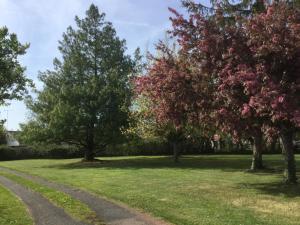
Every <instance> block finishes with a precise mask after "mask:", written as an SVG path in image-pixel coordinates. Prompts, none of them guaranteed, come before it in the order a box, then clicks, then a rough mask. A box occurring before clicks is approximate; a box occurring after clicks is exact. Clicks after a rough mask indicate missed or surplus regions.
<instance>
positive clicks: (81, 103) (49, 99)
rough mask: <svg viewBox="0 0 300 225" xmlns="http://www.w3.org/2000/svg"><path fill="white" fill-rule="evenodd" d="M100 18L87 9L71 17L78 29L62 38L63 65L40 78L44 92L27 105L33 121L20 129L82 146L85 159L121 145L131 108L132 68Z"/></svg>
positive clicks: (122, 45) (93, 9)
mask: <svg viewBox="0 0 300 225" xmlns="http://www.w3.org/2000/svg"><path fill="white" fill-rule="evenodd" d="M104 17H105V14H103V13H102V14H100V13H99V11H98V8H97V7H96V6H95V5H91V6H90V8H89V10H88V11H87V12H86V18H84V19H79V18H78V17H76V18H75V21H76V24H77V29H74V28H72V27H69V28H68V29H67V31H66V33H64V34H63V40H62V41H60V44H59V50H60V52H61V54H62V61H60V60H58V59H55V60H54V66H55V70H54V71H46V72H43V73H41V74H40V80H41V81H42V82H43V83H44V89H43V90H42V91H41V92H39V93H38V98H37V100H36V101H31V102H29V104H28V106H29V108H30V109H31V110H32V112H33V115H34V121H35V122H32V123H30V124H29V125H27V126H31V128H26V126H25V127H24V129H28V130H30V131H34V129H35V127H36V126H38V127H39V128H42V129H43V130H44V131H45V132H44V133H45V134H47V139H48V140H52V141H56V142H67V143H70V144H75V145H79V146H82V147H84V148H85V149H87V152H86V153H87V154H86V159H88V160H90V159H93V155H94V149H95V148H97V147H98V148H99V147H102V148H103V147H105V146H106V145H107V144H108V143H111V142H117V141H120V138H121V137H122V129H124V128H126V127H127V126H128V113H129V106H130V104H131V101H130V99H131V91H130V82H129V80H130V76H132V75H133V73H134V66H135V63H134V62H133V61H132V60H131V59H130V57H129V56H127V55H125V49H126V48H125V41H124V40H120V39H119V38H118V37H117V36H116V31H115V29H114V28H113V27H112V24H111V23H110V22H107V21H105V20H104ZM36 130H39V129H36Z"/></svg>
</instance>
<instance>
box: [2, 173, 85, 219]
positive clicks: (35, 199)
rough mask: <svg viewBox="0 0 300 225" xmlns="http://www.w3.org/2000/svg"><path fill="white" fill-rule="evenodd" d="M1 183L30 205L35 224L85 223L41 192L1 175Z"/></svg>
mask: <svg viewBox="0 0 300 225" xmlns="http://www.w3.org/2000/svg"><path fill="white" fill-rule="evenodd" d="M0 183H1V184H2V185H3V186H5V187H6V188H7V189H9V190H11V191H12V192H13V193H15V194H16V195H17V196H18V197H19V198H20V199H22V201H23V202H24V203H25V204H26V205H27V206H28V209H29V211H30V213H31V215H32V217H33V219H34V223H35V225H84V223H81V222H77V221H75V220H73V219H72V218H71V217H70V216H69V215H68V214H66V213H65V212H64V210H63V209H61V208H58V207H56V206H54V205H52V204H51V203H50V202H49V201H48V200H47V199H45V198H44V197H42V196H41V195H40V194H38V193H35V192H33V191H30V190H28V189H26V188H25V187H23V186H21V185H19V184H17V183H15V182H13V181H11V180H9V179H7V178H5V177H2V176H0Z"/></svg>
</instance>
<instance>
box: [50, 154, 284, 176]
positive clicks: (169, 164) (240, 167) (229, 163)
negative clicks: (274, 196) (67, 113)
mask: <svg viewBox="0 0 300 225" xmlns="http://www.w3.org/2000/svg"><path fill="white" fill-rule="evenodd" d="M250 164H251V156H249V155H243V156H241V155H240V156H228V155H226V156H208V155H203V156H183V157H182V158H181V159H180V162H179V163H174V161H173V159H172V157H169V156H162V157H146V156H145V157H142V156H141V157H128V158H122V157H120V158H115V159H112V158H107V159H106V158H101V160H100V161H95V162H81V161H78V162H73V163H67V164H66V163H55V164H52V165H47V166H45V167H46V168H56V169H87V168H102V169H167V168H170V169H190V170H194V169H213V170H222V171H228V172H241V171H246V170H247V169H249V167H250ZM268 164H272V166H273V165H274V166H279V165H280V164H282V162H281V161H280V160H269V161H268ZM273 172H274V171H273V170H265V171H264V173H269V174H272V173H273Z"/></svg>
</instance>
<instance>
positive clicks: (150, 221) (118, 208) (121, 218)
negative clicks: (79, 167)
mask: <svg viewBox="0 0 300 225" xmlns="http://www.w3.org/2000/svg"><path fill="white" fill-rule="evenodd" d="M0 170H2V171H5V172H9V173H12V174H15V175H18V176H21V177H23V178H26V179H28V180H32V181H34V182H37V183H39V184H42V185H45V186H48V187H50V188H53V189H56V190H59V191H61V192H64V193H66V194H69V195H70V196H72V197H74V198H76V199H78V200H79V201H81V202H83V203H85V204H86V205H88V206H89V207H90V208H91V209H92V210H94V211H95V212H96V214H97V216H98V217H99V219H101V220H102V221H104V222H105V224H107V225H170V224H169V223H166V222H164V221H161V220H159V219H156V218H153V217H151V216H149V215H147V214H144V213H140V212H137V211H136V210H134V209H131V208H129V207H128V206H126V205H123V204H119V203H113V202H111V201H108V200H106V199H104V198H101V197H99V196H96V195H94V194H91V193H89V192H86V191H83V190H79V189H76V188H73V187H69V186H66V185H61V184H57V183H54V182H50V181H48V180H45V179H43V178H40V177H37V176H31V175H28V174H25V173H21V172H19V171H15V170H11V169H7V168H2V167H0ZM74 225H75V224H74Z"/></svg>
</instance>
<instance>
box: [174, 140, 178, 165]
mask: <svg viewBox="0 0 300 225" xmlns="http://www.w3.org/2000/svg"><path fill="white" fill-rule="evenodd" d="M173 155H174V162H175V163H178V162H179V146H178V143H177V142H173Z"/></svg>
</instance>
